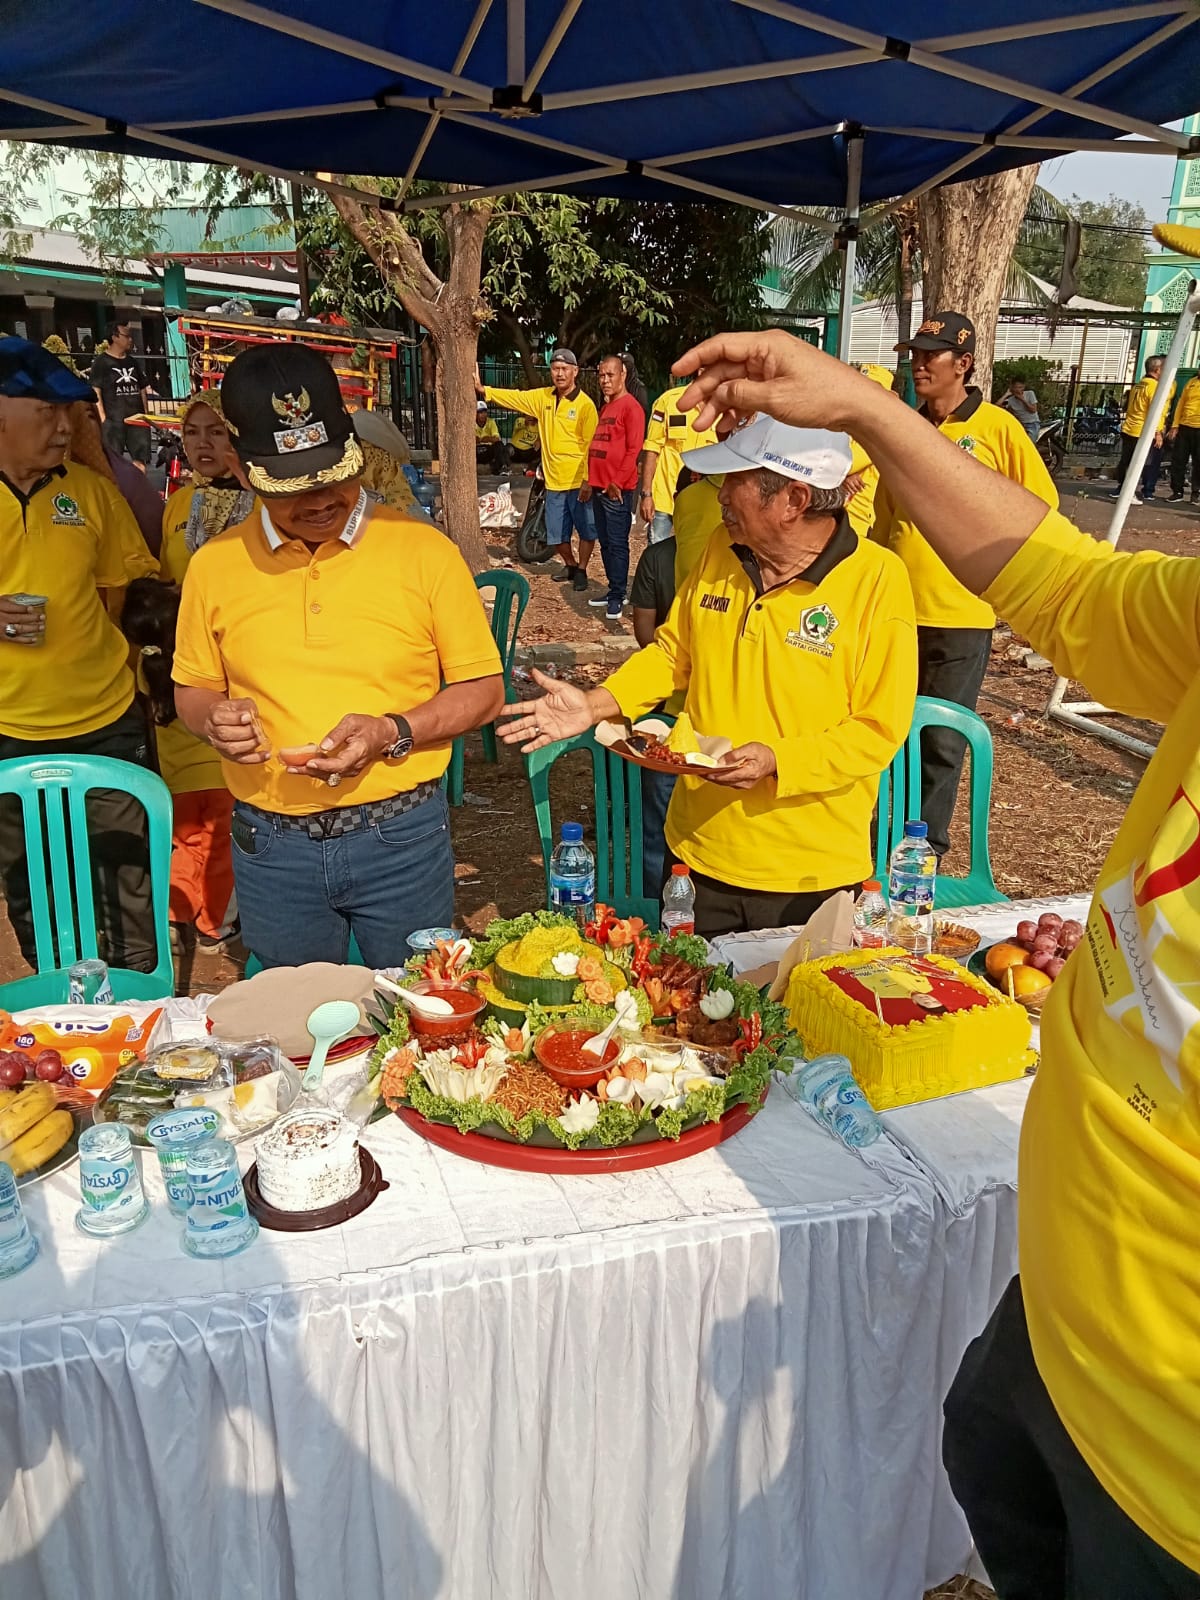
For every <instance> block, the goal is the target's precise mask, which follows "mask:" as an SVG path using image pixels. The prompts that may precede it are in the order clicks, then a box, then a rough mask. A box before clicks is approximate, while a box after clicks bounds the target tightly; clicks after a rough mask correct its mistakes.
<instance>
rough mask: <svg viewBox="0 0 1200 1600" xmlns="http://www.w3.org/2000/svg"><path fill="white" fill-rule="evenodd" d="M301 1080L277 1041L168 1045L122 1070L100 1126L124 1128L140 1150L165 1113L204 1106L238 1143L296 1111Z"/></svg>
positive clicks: (100, 1110) (103, 1103)
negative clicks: (153, 1122)
mask: <svg viewBox="0 0 1200 1600" xmlns="http://www.w3.org/2000/svg"><path fill="white" fill-rule="evenodd" d="M299 1093H300V1075H299V1073H298V1072H297V1071H296V1069H295V1067H294V1066H293V1065H292V1063H291V1062H290V1061H289V1060H287V1058H286V1057H284V1056H283V1055H282V1053H281V1052H280V1049H279V1046H278V1044H277V1043H276V1042H275V1041H274V1040H273V1039H243V1040H240V1041H236V1042H235V1041H230V1040H217V1039H209V1040H195V1041H193V1042H191V1043H181V1044H170V1045H164V1046H163V1047H162V1048H161V1049H159V1050H152V1051H151V1052H150V1054H149V1055H148V1056H147V1057H146V1058H145V1060H144V1061H137V1062H134V1063H132V1064H131V1065H130V1066H128V1067H126V1068H124V1069H123V1070H122V1071H121V1072H118V1073H117V1075H116V1077H115V1078H114V1079H113V1081H112V1083H111V1084H109V1086H108V1088H107V1089H106V1090H105V1091H104V1093H103V1094H102V1095H101V1096H100V1098H99V1100H98V1101H97V1102H96V1109H95V1120H96V1121H97V1122H121V1123H124V1124H125V1126H126V1127H127V1128H128V1129H129V1132H130V1136H131V1137H132V1139H133V1142H134V1144H140V1145H148V1144H149V1142H150V1141H149V1140H148V1139H147V1137H146V1128H147V1126H148V1125H149V1123H150V1120H151V1118H152V1117H155V1116H157V1115H158V1113H159V1112H160V1111H170V1110H171V1109H173V1108H175V1109H183V1108H186V1107H190V1106H206V1107H207V1108H208V1109H209V1110H212V1111H215V1112H216V1113H217V1114H218V1116H219V1117H220V1119H221V1126H220V1133H221V1137H222V1138H225V1139H229V1140H230V1141H231V1142H232V1143H234V1144H236V1143H237V1142H238V1141H239V1140H241V1139H246V1138H249V1137H250V1136H251V1135H252V1134H257V1133H261V1132H262V1131H263V1130H264V1129H265V1128H268V1127H270V1125H271V1124H272V1123H273V1122H274V1121H275V1120H276V1118H278V1117H280V1116H281V1115H282V1114H283V1113H284V1112H285V1111H288V1110H290V1109H291V1107H292V1105H293V1104H294V1102H295V1100H296V1098H297V1096H298V1095H299Z"/></svg>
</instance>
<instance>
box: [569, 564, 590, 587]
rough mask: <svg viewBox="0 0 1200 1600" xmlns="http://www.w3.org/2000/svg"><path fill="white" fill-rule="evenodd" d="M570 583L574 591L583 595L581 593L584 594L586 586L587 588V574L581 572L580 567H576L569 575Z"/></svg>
mask: <svg viewBox="0 0 1200 1600" xmlns="http://www.w3.org/2000/svg"><path fill="white" fill-rule="evenodd" d="M571 583H572V586H573V587H574V588H575V589H577V590H578V591H579V593H580V594H583V593H585V592H586V590H587V586H588V581H587V573H586V572H585V571H584V570H583V568H582V567H576V568H575V569H574V570H573V572H572V574H571Z"/></svg>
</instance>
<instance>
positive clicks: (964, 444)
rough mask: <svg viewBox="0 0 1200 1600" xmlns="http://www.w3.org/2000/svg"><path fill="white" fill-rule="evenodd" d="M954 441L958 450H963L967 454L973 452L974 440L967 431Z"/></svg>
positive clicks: (972, 453) (971, 454) (970, 454)
mask: <svg viewBox="0 0 1200 1600" xmlns="http://www.w3.org/2000/svg"><path fill="white" fill-rule="evenodd" d="M954 442H955V444H956V445H957V446H958V448H959V449H960V450H965V451H966V452H967V454H968V455H969V456H973V455H974V454H975V444H976V441H975V440H974V439H973V438H972V437H971V435H970V434H969V433H964V434H963V436H962V438H961V439H956V440H955V441H954Z"/></svg>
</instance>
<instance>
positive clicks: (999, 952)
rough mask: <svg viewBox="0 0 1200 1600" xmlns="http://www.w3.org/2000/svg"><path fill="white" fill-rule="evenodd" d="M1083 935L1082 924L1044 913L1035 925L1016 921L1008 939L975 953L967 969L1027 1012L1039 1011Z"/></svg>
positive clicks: (1049, 912) (1030, 922)
mask: <svg viewBox="0 0 1200 1600" xmlns="http://www.w3.org/2000/svg"><path fill="white" fill-rule="evenodd" d="M1083 936H1084V927H1083V924H1082V923H1081V922H1076V921H1074V919H1073V918H1070V917H1068V918H1067V919H1066V920H1064V919H1063V918H1062V917H1060V916H1059V915H1058V913H1057V912H1056V911H1043V913H1042V915H1041V916H1040V917H1039V918H1038V920H1037V921H1036V922H1034V921H1033V920H1032V918H1030V919H1028V920H1026V921H1024V922H1018V923H1017V926H1016V928H1015V930H1014V931H1013V934H1012V936H1011V937H1010V938H1008V939H1001V940H999V941H998V942H997V943H996V944H991V945H988V947H987V949H986V950H979V951H977V952H976V953H975V954H974V955H973V956H972V957H971V959H970V961H969V962H968V963H967V967H968V970H969V971H971V972H973V973H975V975H976V976H977V977H981V978H987V980H988V982H989V983H992V984H994V985H995V986H996V988H997V989H999V990H1000V991H1001V993H1002V994H1006V995H1008V997H1009V999H1010V1000H1018V1001H1020V1003H1021V1004H1022V1005H1023V1006H1024V1007H1025V1009H1026V1010H1027V1011H1033V1012H1038V1011H1040V1010H1041V1009H1042V1007H1043V1005H1045V1003H1046V999H1047V997H1048V996H1049V994H1050V991H1051V989H1052V988H1053V987H1054V982H1055V980H1056V979H1057V977H1058V975H1059V973H1060V972H1061V971H1062V969H1063V967H1064V966H1065V964H1066V962H1067V960H1068V959H1069V957H1070V955H1071V952H1072V951H1073V950H1074V949H1076V948H1077V947H1078V945H1079V943H1080V941H1081V939H1082V938H1083Z"/></svg>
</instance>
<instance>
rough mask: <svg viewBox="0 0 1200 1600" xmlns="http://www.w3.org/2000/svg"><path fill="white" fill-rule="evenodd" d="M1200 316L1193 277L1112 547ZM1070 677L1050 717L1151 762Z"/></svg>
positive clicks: (1058, 686)
mask: <svg viewBox="0 0 1200 1600" xmlns="http://www.w3.org/2000/svg"><path fill="white" fill-rule="evenodd" d="M1197 316H1200V294H1197V293H1196V280H1195V278H1193V279H1192V280H1191V282H1190V284H1189V286H1188V293H1187V299H1186V300H1185V301H1184V304H1183V309H1182V311H1180V313H1179V321H1178V322H1177V323H1176V324H1175V332H1174V334H1173V335H1172V337H1171V344H1170V347H1169V349H1168V350H1167V353H1166V356H1165V357H1164V358H1163V368H1162V371H1161V372H1160V373H1159V375H1158V387H1157V388H1156V389H1155V391H1154V398H1153V400H1151V402H1150V409H1149V411H1148V412H1147V413H1146V420H1145V422H1144V423H1143V424H1142V431H1141V433H1140V434H1139V435H1138V442H1137V445H1136V446H1135V448H1134V452H1133V457H1132V459H1131V461H1130V463H1129V470H1128V471H1127V472H1126V474H1125V479H1124V482H1123V483H1122V484H1121V493H1120V496H1119V497H1118V499H1117V504H1116V507H1115V508H1114V510H1113V514H1112V522H1111V523H1110V524H1109V529H1108V532H1107V533H1106V534H1105V536H1104V537H1105V539H1106V540H1107V542H1108V543H1109V544H1110V545H1115V544H1116V543H1117V541H1118V540H1119V539H1120V537H1121V532H1122V530H1123V529H1124V527H1125V518H1126V517H1127V516H1128V514H1129V507H1130V505H1131V504H1132V503H1133V497H1134V494H1135V493H1136V492H1137V489H1138V485H1139V484H1140V482H1141V477H1142V469H1143V467H1144V466H1145V464H1146V457H1147V456H1148V455H1149V454H1150V446H1151V445H1152V444H1153V442H1154V435H1155V434H1156V433H1157V432H1158V430H1159V427H1160V426H1161V424H1162V423H1163V421H1164V420H1165V418H1166V411H1167V399H1168V396H1169V395H1170V393H1171V384H1172V382H1173V380H1174V377H1175V374H1176V372H1178V370H1179V363H1180V361H1181V360H1182V358H1183V352H1184V348H1185V347H1186V345H1187V342H1188V340H1189V339H1190V338H1191V336H1192V329H1193V327H1194V326H1195V323H1196V318H1197ZM1068 681H1069V680H1068V679H1066V678H1056V679H1055V680H1054V688H1053V690H1052V691H1051V694H1050V700H1049V703H1048V704H1047V706H1046V715H1047V716H1048V717H1053V718H1054V719H1055V720H1056V721H1058V722H1065V723H1067V724H1068V726H1070V727H1073V728H1078V729H1079V730H1080V732H1082V733H1090V734H1091V735H1092V737H1093V738H1096V739H1103V740H1104V741H1105V742H1106V743H1107V744H1115V745H1117V746H1118V747H1119V748H1120V749H1122V750H1131V751H1133V753H1134V754H1135V755H1140V756H1145V757H1146V758H1147V759H1149V757H1150V756H1152V755H1153V754H1154V746H1153V745H1151V744H1147V743H1146V741H1145V740H1143V739H1137V738H1135V737H1134V736H1133V735H1132V734H1129V733H1124V732H1122V731H1121V729H1119V728H1109V727H1107V726H1106V725H1105V724H1104V723H1102V722H1093V721H1092V718H1093V717H1111V716H1115V715H1118V713H1115V712H1112V711H1110V710H1109V709H1108V707H1107V706H1105V705H1102V704H1101V703H1100V702H1099V701H1097V700H1088V701H1085V702H1084V703H1082V704H1078V703H1077V704H1075V705H1071V704H1070V703H1068V702H1067V700H1066V692H1067V683H1068Z"/></svg>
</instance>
